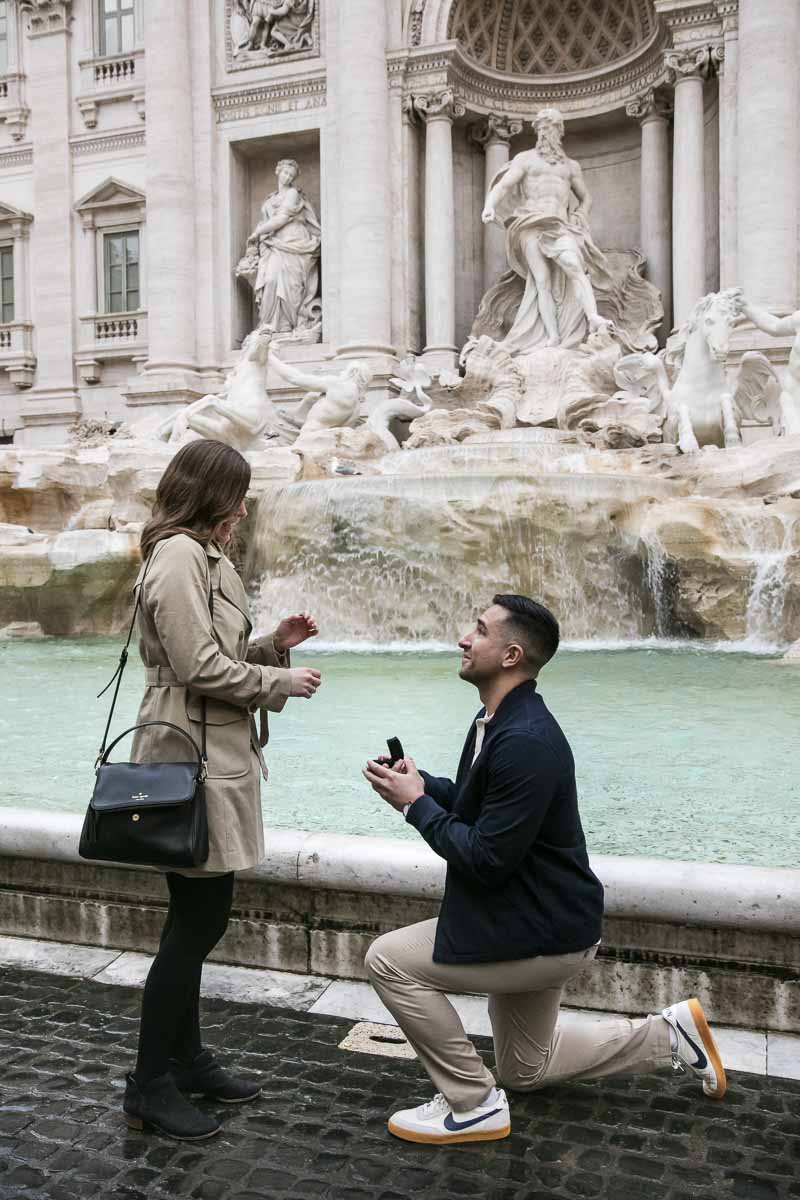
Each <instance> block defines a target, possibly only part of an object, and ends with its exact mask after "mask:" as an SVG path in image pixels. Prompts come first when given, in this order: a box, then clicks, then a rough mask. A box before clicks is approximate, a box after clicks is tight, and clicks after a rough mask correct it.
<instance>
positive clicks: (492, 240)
mask: <svg viewBox="0 0 800 1200" xmlns="http://www.w3.org/2000/svg"><path fill="white" fill-rule="evenodd" d="M518 133H522V121H515V120H512V119H511V118H509V117H506V116H498V115H496V114H495V113H491V114H490V115H489V116H488V117H487V118H486V120H485V121H482V122H480V124H478V125H474V126H473V127H472V129H471V130H470V135H471V137H472V140H473V141H474V142H475V143H477V145H479V146H482V147H483V151H484V154H485V155H486V160H485V174H484V184H483V196H484V199H486V197H487V196H488V194H489V189H490V187H491V186H492V180H493V179H494V177H495V175H496V174H497V172H498V171H501V170H502V169H503V167H504V166H505V165H506V163H507V162H508V159H509V155H510V152H511V151H510V142H511V139H512V137H516V136H517V134H518ZM507 270H508V259H507V257H506V235H505V230H503V229H501V228H500V226H499V225H495V224H494V222H492V224H491V225H484V226H483V290H484V291H486V290H487V288H490V287H491V286H492V285H493V284H495V283H497V281H498V279H499V278H500V276H501V275H502V274H503V273H504V272H505V271H507Z"/></svg>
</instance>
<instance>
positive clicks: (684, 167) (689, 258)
mask: <svg viewBox="0 0 800 1200" xmlns="http://www.w3.org/2000/svg"><path fill="white" fill-rule="evenodd" d="M666 63H667V66H668V67H669V68H670V70H671V71H672V72H673V73H674V77H675V123H674V129H673V141H672V247H673V257H672V280H673V284H672V294H673V320H674V323H675V325H676V326H677V325H680V324H681V322H682V321H684V320H685V319H686V317H687V316H688V315H689V313H690V312H691V310H692V306H693V305H694V304H696V302H697V301H698V300H699V299H700V297H701V296H704V295H705V291H706V187H705V160H704V145H705V134H704V127H703V125H704V111H703V82H704V80H705V78H706V76H707V74H708V70H709V64H710V55H709V51H708V49H707V48H706V47H702V48H700V49H696V48H693V49H684V50H674V51H669V52H668V53H667V55H666Z"/></svg>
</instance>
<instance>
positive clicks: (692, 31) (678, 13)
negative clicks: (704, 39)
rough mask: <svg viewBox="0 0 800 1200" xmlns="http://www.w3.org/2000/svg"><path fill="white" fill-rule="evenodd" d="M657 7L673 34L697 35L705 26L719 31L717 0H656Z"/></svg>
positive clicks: (658, 13)
mask: <svg viewBox="0 0 800 1200" xmlns="http://www.w3.org/2000/svg"><path fill="white" fill-rule="evenodd" d="M655 9H656V14H657V16H659V17H661V19H662V21H663V22H664V23H665V25H666V26H667V27H668V28H669V29H670V30H671V31H672V33H673V35H674V34H675V33H678V34H679V35H680V34H689V35H696V34H697V33H699V32H700V31H701V30H702V29H704V28H705V29H713V28H716V30H717V31H719V21H720V13H719V9H720V4H719V3H718V2H717V0H655Z"/></svg>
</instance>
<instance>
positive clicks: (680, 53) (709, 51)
mask: <svg viewBox="0 0 800 1200" xmlns="http://www.w3.org/2000/svg"><path fill="white" fill-rule="evenodd" d="M721 49H722V47H721V44H720V45H719V46H717V45H714V46H691V47H690V46H685V47H683V48H681V49H678V50H668V51H667V52H666V54H665V55H664V63H665V65H666V67H667V69H668V71H669V72H670V82H671V83H675V84H678V83H682V82H683V81H684V80H686V79H708V78H709V77H710V76H712V75H714V74H715V72H716V68H717V65H718V62H719V59H717V58H716V57H715V55H716V54H717V53H718V51H719V52H721Z"/></svg>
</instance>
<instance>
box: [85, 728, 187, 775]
mask: <svg viewBox="0 0 800 1200" xmlns="http://www.w3.org/2000/svg"><path fill="white" fill-rule="evenodd" d="M150 725H164V726H166V728H167V729H174V730H175V732H176V733H179V734H180V735H181V737H185V738H186V740H187V742H191V744H192V749H193V750H194V752H195V754H196V755H197V766H198V769H199V770H202V768H203V756H202V753H201V750H200V747H199V746H198V744H197V742H196V741H195V740H194V738H193V737H192V735H191V734H190V733H187V732H186V730H185V729H181V727H180V725H174V724H173V723H172V721H142V723H141V725H131V727H130V729H124V730H123V731H122V733H120V734H119V735H118V736H117V737H115V738H114V740H113V742H112V743H111V745H110V746H109V747H108V749H107V750H106V751H105V752H104V754H103V757H102V758H101V759H100V766H101V767H103V766H105V764H106V763H107V762H108V756H109V754H110V753H111V751H112V750H113V749H114V747H115V746H116V744H117V742H121V741H122V739H123V738H124V737H126V736H127V735H128V734H129V733H133V732H134V730H135V729H146V728H147V727H148V726H150Z"/></svg>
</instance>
